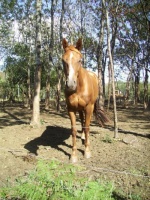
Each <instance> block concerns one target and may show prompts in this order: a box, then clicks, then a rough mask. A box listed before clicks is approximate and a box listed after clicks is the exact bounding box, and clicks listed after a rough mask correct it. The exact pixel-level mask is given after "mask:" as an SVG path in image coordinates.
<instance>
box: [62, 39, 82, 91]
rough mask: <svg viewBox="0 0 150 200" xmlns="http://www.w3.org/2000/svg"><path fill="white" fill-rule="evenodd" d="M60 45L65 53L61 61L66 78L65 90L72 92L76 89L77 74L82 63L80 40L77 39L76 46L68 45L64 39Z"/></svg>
mask: <svg viewBox="0 0 150 200" xmlns="http://www.w3.org/2000/svg"><path fill="white" fill-rule="evenodd" d="M62 44H63V48H64V51H65V53H64V55H63V56H62V60H63V66H64V73H65V77H66V89H67V91H70V92H74V91H76V88H77V83H78V82H77V79H78V73H79V70H80V67H81V62H82V54H81V53H80V51H81V48H82V40H81V39H78V41H77V43H76V46H73V45H68V42H67V41H66V39H63V41H62Z"/></svg>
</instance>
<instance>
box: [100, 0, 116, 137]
mask: <svg viewBox="0 0 150 200" xmlns="http://www.w3.org/2000/svg"><path fill="white" fill-rule="evenodd" d="M103 4H104V8H105V14H106V24H107V26H106V28H107V45H108V56H109V63H110V69H111V76H112V77H111V80H112V94H113V107H114V137H115V138H118V137H119V135H118V118H117V109H116V96H115V80H114V63H113V55H112V52H113V48H112V47H111V43H110V23H109V11H108V8H109V6H110V3H106V2H105V0H103ZM113 42H114V41H113Z"/></svg>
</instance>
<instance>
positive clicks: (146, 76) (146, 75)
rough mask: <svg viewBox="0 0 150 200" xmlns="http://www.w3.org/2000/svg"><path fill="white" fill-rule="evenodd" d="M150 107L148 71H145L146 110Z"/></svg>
mask: <svg viewBox="0 0 150 200" xmlns="http://www.w3.org/2000/svg"><path fill="white" fill-rule="evenodd" d="M147 107H148V70H147V69H145V80H144V109H146V108H147Z"/></svg>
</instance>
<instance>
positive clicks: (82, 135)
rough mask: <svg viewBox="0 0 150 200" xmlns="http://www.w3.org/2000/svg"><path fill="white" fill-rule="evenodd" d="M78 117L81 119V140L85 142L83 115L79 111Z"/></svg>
mask: <svg viewBox="0 0 150 200" xmlns="http://www.w3.org/2000/svg"><path fill="white" fill-rule="evenodd" d="M79 117H80V119H81V125H82V130H81V139H82V140H85V133H84V113H83V111H79Z"/></svg>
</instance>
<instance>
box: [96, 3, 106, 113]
mask: <svg viewBox="0 0 150 200" xmlns="http://www.w3.org/2000/svg"><path fill="white" fill-rule="evenodd" d="M100 24H101V27H100V33H99V44H98V47H97V65H98V80H99V97H98V98H99V108H100V109H101V110H104V95H103V91H104V90H103V87H105V85H103V84H102V81H103V79H104V78H103V75H104V74H103V73H102V72H103V64H102V59H103V43H104V5H103V3H102V15H101V20H100ZM103 83H104V81H103Z"/></svg>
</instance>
